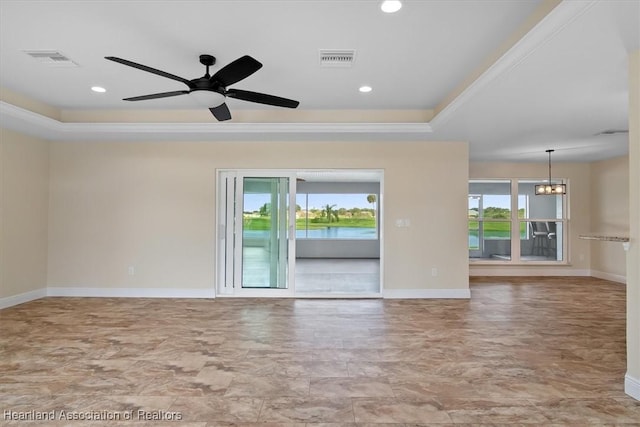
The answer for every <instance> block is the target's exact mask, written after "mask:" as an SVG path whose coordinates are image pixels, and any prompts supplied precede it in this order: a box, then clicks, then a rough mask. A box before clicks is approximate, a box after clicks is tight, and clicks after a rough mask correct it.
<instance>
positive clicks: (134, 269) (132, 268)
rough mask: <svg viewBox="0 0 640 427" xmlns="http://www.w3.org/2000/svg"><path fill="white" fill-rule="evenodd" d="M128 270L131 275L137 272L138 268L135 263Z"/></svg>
mask: <svg viewBox="0 0 640 427" xmlns="http://www.w3.org/2000/svg"><path fill="white" fill-rule="evenodd" d="M127 271H128V272H129V276H134V275H135V274H136V268H135V267H134V266H133V265H130V266H129V268H128V269H127Z"/></svg>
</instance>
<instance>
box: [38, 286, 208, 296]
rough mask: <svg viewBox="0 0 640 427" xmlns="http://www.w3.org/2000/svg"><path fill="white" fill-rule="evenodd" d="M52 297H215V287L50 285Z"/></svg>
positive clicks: (48, 290)
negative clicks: (88, 286) (68, 286)
mask: <svg viewBox="0 0 640 427" xmlns="http://www.w3.org/2000/svg"><path fill="white" fill-rule="evenodd" d="M46 296H50V297H106V298H215V297H216V295H215V292H214V291H213V289H180V288H76V287H74V288H65V287H49V288H47V295H46Z"/></svg>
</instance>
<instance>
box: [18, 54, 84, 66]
mask: <svg viewBox="0 0 640 427" xmlns="http://www.w3.org/2000/svg"><path fill="white" fill-rule="evenodd" d="M24 52H25V53H26V54H27V55H29V56H30V57H32V58H34V59H36V60H37V61H38V62H40V63H42V64H46V65H49V66H51V67H77V66H78V64H76V63H75V62H73V61H72V60H71V59H69V58H68V57H67V56H65V55H64V54H62V53H60V52H58V51H55V50H25V51H24Z"/></svg>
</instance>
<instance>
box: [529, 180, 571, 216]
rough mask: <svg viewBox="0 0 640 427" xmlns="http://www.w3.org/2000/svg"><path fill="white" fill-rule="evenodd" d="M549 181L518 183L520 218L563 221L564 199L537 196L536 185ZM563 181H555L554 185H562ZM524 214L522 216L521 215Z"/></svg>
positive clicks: (557, 196) (559, 196) (560, 197)
mask: <svg viewBox="0 0 640 427" xmlns="http://www.w3.org/2000/svg"><path fill="white" fill-rule="evenodd" d="M547 181H548V180H545V179H539V180H526V181H518V218H523V219H562V218H563V213H562V197H563V196H561V195H556V196H537V195H536V194H535V186H536V184H540V183H544V182H547ZM561 182H562V180H557V181H556V180H554V181H553V183H561ZM521 212H522V215H521Z"/></svg>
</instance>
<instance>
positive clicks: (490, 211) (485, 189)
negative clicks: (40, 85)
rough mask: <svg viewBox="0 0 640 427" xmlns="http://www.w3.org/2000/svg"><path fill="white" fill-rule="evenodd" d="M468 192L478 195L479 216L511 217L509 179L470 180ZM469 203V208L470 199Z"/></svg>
mask: <svg viewBox="0 0 640 427" xmlns="http://www.w3.org/2000/svg"><path fill="white" fill-rule="evenodd" d="M469 194H470V195H474V196H477V197H478V200H477V204H478V206H477V208H478V211H479V214H480V217H481V218H486V219H503V220H506V221H508V220H509V219H511V181H507V180H487V181H471V182H469ZM469 204H470V206H469V209H470V210H471V209H472V206H471V200H470V201H469Z"/></svg>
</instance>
